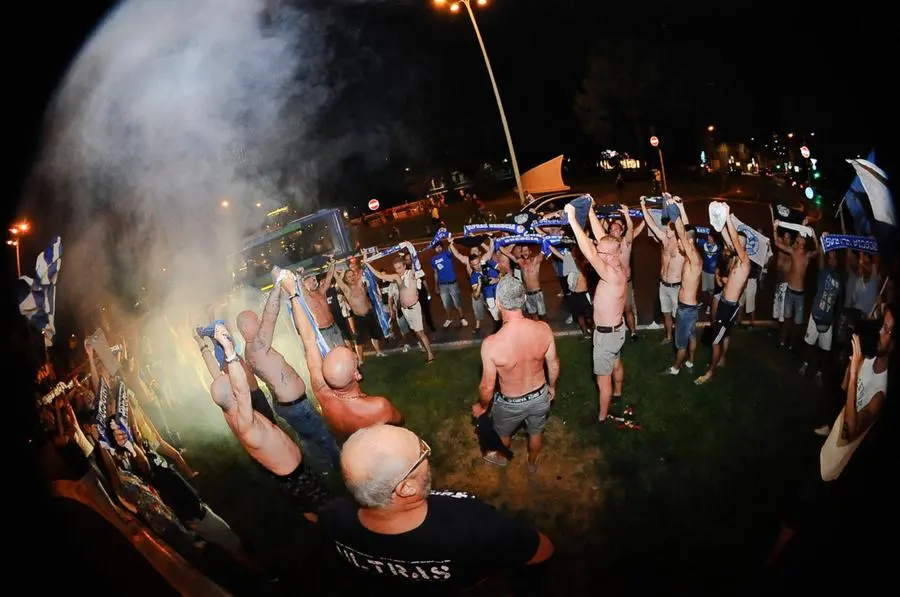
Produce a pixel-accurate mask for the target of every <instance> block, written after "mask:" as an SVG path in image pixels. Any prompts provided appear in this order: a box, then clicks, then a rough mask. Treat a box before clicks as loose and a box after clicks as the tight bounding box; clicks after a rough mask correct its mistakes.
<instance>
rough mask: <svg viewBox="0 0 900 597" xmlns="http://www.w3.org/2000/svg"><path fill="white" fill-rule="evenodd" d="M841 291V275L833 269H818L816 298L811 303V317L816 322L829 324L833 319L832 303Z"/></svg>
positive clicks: (835, 301)
mask: <svg viewBox="0 0 900 597" xmlns="http://www.w3.org/2000/svg"><path fill="white" fill-rule="evenodd" d="M840 291H841V277H840V276H839V275H838V273H837V272H836V271H835V270H833V269H823V270H821V271H819V279H818V282H817V284H816V298H815V300H813V304H812V312H811V314H812V318H813V321H815V322H816V323H822V324H831V323H832V322H833V321H834V305H835V303H837V299H838V294H839V293H840Z"/></svg>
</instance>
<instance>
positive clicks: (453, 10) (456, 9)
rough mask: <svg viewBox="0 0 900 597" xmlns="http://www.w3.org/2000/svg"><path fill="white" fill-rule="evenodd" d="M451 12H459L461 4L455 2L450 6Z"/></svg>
mask: <svg viewBox="0 0 900 597" xmlns="http://www.w3.org/2000/svg"><path fill="white" fill-rule="evenodd" d="M450 12H459V4H454V5H453V6H451V7H450Z"/></svg>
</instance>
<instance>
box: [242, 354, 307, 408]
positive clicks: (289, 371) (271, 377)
mask: <svg viewBox="0 0 900 597" xmlns="http://www.w3.org/2000/svg"><path fill="white" fill-rule="evenodd" d="M246 356H247V362H248V363H250V366H251V367H252V368H253V373H254V374H255V375H257V376H258V377H259V378H260V379H261V380H263V381H264V382H266V386H268V388H269V391H270V392H272V394H274V398H275V399H276V400H277V401H278V402H291V401H292V400H296V399H297V398H299V397H300V396H302V395H303V394H305V393H306V384H304V383H303V378H301V377H300V375H299V374H298V373H297V371H296V370H295V369H294V368H293V367H291V366H290V365H289V364H288V362H287V361H285V360H284V356H283V355H282V354H281V353H280V352H278V351H277V350H275V349H274V348H272V347H269V348H261V347H259V346H258V343H256V342H252V341H251V342H247V350H246Z"/></svg>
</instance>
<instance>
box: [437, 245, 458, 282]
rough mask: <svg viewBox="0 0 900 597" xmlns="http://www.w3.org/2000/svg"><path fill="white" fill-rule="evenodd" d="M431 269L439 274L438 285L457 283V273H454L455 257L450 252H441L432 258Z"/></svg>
mask: <svg viewBox="0 0 900 597" xmlns="http://www.w3.org/2000/svg"><path fill="white" fill-rule="evenodd" d="M431 267H432V269H434V271H436V272H437V277H438V284H452V283H454V282H456V272H455V271H453V256H452V255H451V254H450V253H449V252H448V251H441V252H440V253H438V254H437V255H435V256H434V257H432V258H431Z"/></svg>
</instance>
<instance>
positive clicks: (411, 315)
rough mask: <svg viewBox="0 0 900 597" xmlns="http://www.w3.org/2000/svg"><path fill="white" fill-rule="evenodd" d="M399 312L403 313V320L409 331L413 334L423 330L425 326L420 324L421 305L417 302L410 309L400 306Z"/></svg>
mask: <svg viewBox="0 0 900 597" xmlns="http://www.w3.org/2000/svg"><path fill="white" fill-rule="evenodd" d="M400 311H402V312H403V319H405V320H406V323H408V324H409V329H411V330H412V331H414V332H422V331H424V330H425V325H424V324H423V323H422V305H421V304H420V303H419V301H416V304H414V305H413V306H412V307H403V306H401V307H400Z"/></svg>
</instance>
